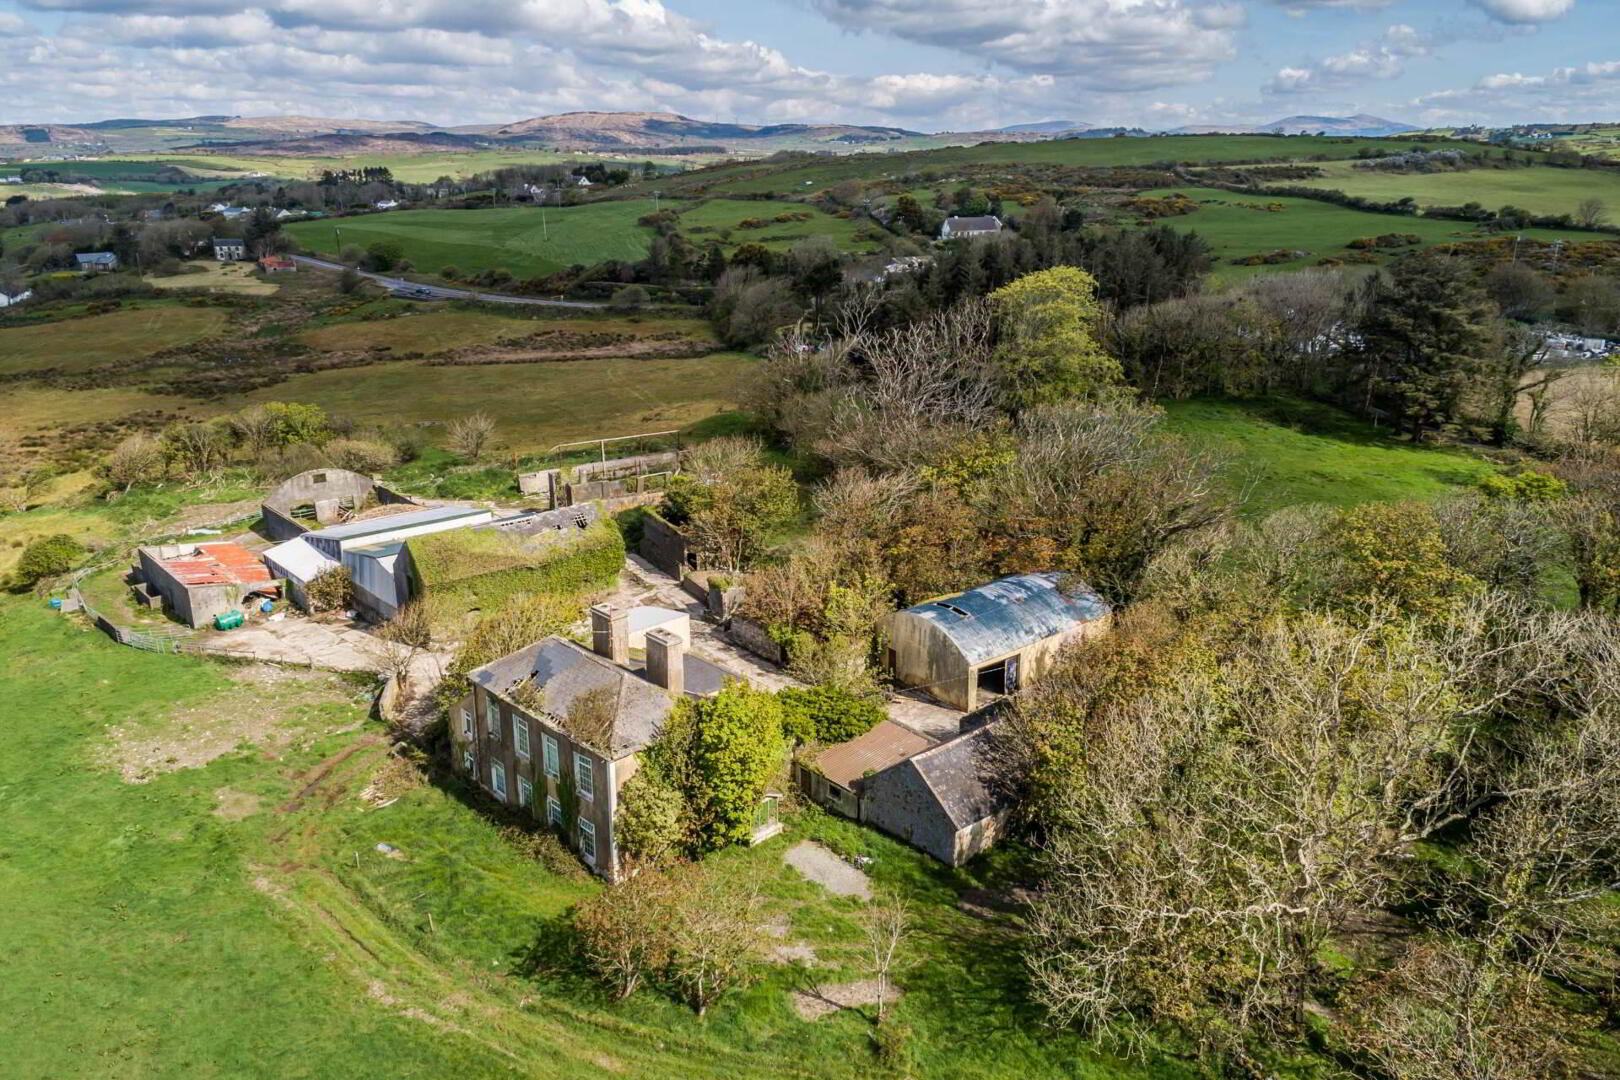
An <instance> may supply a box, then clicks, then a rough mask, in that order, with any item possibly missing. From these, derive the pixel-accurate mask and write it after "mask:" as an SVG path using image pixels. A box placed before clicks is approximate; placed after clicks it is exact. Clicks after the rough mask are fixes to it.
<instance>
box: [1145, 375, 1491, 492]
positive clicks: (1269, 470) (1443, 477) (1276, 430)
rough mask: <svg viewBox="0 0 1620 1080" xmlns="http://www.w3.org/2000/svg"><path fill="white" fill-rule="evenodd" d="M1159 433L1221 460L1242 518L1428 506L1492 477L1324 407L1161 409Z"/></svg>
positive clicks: (1173, 405)
mask: <svg viewBox="0 0 1620 1080" xmlns="http://www.w3.org/2000/svg"><path fill="white" fill-rule="evenodd" d="M1162 404H1163V405H1164V408H1165V411H1166V413H1167V416H1166V420H1165V427H1166V429H1167V430H1168V431H1170V432H1171V433H1172V434H1175V435H1180V436H1182V437H1183V438H1185V439H1187V440H1188V441H1189V442H1192V443H1194V444H1196V445H1199V446H1202V447H1206V448H1208V449H1209V450H1211V451H1214V452H1215V453H1217V454H1219V455H1221V456H1222V457H1224V458H1226V459H1227V461H1228V465H1227V470H1226V475H1227V480H1228V482H1229V483H1230V484H1231V486H1232V488H1233V490H1234V492H1239V493H1245V494H1246V495H1247V499H1246V501H1245V503H1244V506H1243V509H1244V512H1245V513H1246V514H1249V515H1253V516H1256V517H1258V516H1263V515H1265V514H1268V513H1270V512H1271V511H1273V510H1280V509H1282V508H1283V507H1286V506H1298V505H1304V504H1312V503H1319V504H1324V505H1328V506H1339V507H1346V506H1354V505H1356V504H1358V503H1365V502H1395V501H1401V500H1408V499H1422V500H1426V499H1435V498H1439V497H1441V496H1443V495H1447V494H1452V493H1455V492H1457V491H1458V490H1460V489H1462V488H1467V487H1472V486H1473V485H1474V484H1477V483H1478V482H1479V481H1480V480H1481V479H1483V478H1484V477H1486V476H1489V475H1492V474H1493V473H1495V472H1496V471H1497V470H1496V469H1495V468H1494V467H1493V466H1491V465H1490V463H1488V462H1486V461H1484V460H1483V459H1481V458H1479V457H1476V456H1474V455H1473V454H1470V453H1468V452H1466V451H1463V450H1459V449H1456V448H1454V447H1445V446H1433V447H1429V446H1413V445H1412V444H1411V443H1409V442H1406V441H1405V440H1403V439H1400V438H1398V437H1396V436H1395V435H1394V434H1393V433H1391V432H1390V431H1389V429H1387V428H1377V427H1374V426H1373V425H1371V424H1369V423H1367V422H1365V421H1363V420H1359V419H1357V418H1355V417H1353V416H1351V415H1350V414H1349V413H1346V412H1343V411H1342V410H1339V409H1335V408H1333V407H1332V406H1330V405H1322V404H1318V403H1315V402H1308V401H1299V400H1295V399H1291V398H1264V399H1259V400H1254V401H1233V400H1212V399H1196V400H1190V401H1166V402H1162Z"/></svg>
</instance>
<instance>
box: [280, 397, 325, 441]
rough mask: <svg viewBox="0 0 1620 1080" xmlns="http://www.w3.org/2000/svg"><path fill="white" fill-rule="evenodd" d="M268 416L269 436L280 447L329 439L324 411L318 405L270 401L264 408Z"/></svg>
mask: <svg viewBox="0 0 1620 1080" xmlns="http://www.w3.org/2000/svg"><path fill="white" fill-rule="evenodd" d="M264 410H265V412H267V413H268V414H269V415H270V425H271V426H270V436H271V438H272V439H273V440H274V441H275V442H276V443H278V444H279V445H281V446H290V445H291V444H293V443H324V442H325V441H326V440H327V439H329V438H331V435H332V429H331V427H330V425H329V424H328V423H327V419H326V410H325V409H322V408H321V407H320V406H319V405H308V404H304V403H302V402H294V401H272V402H269V403H268V404H266V405H265V406H264Z"/></svg>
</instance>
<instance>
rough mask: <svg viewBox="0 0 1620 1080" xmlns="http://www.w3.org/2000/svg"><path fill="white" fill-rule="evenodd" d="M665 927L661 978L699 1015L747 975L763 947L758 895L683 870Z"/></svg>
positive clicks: (747, 979)
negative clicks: (665, 957) (665, 950)
mask: <svg viewBox="0 0 1620 1080" xmlns="http://www.w3.org/2000/svg"><path fill="white" fill-rule="evenodd" d="M681 889H682V891H681V894H680V901H679V904H678V906H677V909H676V911H675V912H674V919H673V922H672V925H671V927H670V949H669V960H668V963H667V967H666V976H667V978H668V979H669V981H670V983H671V984H672V985H673V986H674V988H675V989H676V991H677V992H678V993H680V995H681V996H682V997H683V998H685V999H686V1002H687V1003H688V1004H689V1005H691V1006H692V1008H693V1009H694V1010H695V1011H696V1012H697V1014H698V1015H699V1016H703V1015H704V1014H705V1013H707V1012H708V1011H709V1007H710V1006H712V1005H713V1004H714V1003H715V1002H717V1001H719V1000H720V999H721V998H722V997H724V996H725V995H726V994H727V993H729V992H730V991H732V990H734V989H736V988H737V987H739V986H742V985H744V984H745V983H747V982H748V981H749V980H750V979H751V978H752V977H753V969H754V967H755V965H757V964H758V962H759V960H760V957H761V955H762V952H763V949H764V941H765V938H764V930H763V929H762V927H761V925H760V920H759V906H760V900H759V894H758V893H757V892H756V891H754V890H753V889H752V888H749V887H745V886H742V885H739V884H736V883H733V882H721V881H717V880H714V879H713V878H711V877H709V876H702V877H699V876H698V874H697V872H696V871H688V872H686V874H685V875H684V880H683V881H682V882H681Z"/></svg>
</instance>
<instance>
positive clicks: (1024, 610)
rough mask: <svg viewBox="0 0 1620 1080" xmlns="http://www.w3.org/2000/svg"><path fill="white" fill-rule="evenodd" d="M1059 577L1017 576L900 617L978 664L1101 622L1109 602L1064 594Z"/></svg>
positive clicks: (1081, 593)
mask: <svg viewBox="0 0 1620 1080" xmlns="http://www.w3.org/2000/svg"><path fill="white" fill-rule="evenodd" d="M1061 577H1062V576H1061V575H1059V574H1050V573H1048V574H1017V575H1014V576H1012V577H1004V578H1000V579H999V580H996V581H992V582H990V583H989V584H988V585H980V586H978V587H977V588H972V589H967V590H965V591H963V592H959V593H956V594H955V595H953V596H942V597H940V598H938V599H936V600H927V601H924V602H923V603H921V604H917V605H915V606H913V607H909V608H906V609H905V610H904V611H901V612H897V613H896V614H897V616H898V617H909V618H914V619H921V620H923V621H924V622H926V623H928V624H929V625H931V626H933V627H934V628H936V629H937V630H938V631H939V633H940V634H942V635H943V636H944V637H945V638H947V639H948V640H949V641H950V642H951V643H952V644H954V645H955V646H956V649H957V651H958V652H960V653H961V655H962V658H963V659H964V660H965V661H967V663H969V664H979V663H983V662H984V661H986V660H993V659H995V658H996V657H998V656H1006V655H1008V654H1010V653H1015V652H1018V651H1019V650H1020V649H1025V648H1028V647H1029V646H1031V645H1033V644H1035V643H1036V642H1038V641H1044V640H1045V639H1047V638H1050V637H1055V636H1057V635H1059V634H1066V633H1068V632H1069V631H1071V630H1073V629H1074V628H1075V627H1077V626H1079V625H1081V624H1083V623H1088V622H1094V621H1096V620H1098V619H1101V618H1103V617H1104V616H1106V615H1107V614H1108V612H1109V607H1108V604H1107V602H1106V601H1104V600H1103V599H1102V598H1101V597H1099V596H1098V595H1097V594H1096V593H1094V592H1092V591H1091V590H1090V589H1085V588H1081V589H1076V590H1072V591H1065V589H1064V588H1063V587H1062V585H1061Z"/></svg>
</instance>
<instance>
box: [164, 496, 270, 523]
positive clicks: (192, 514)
mask: <svg viewBox="0 0 1620 1080" xmlns="http://www.w3.org/2000/svg"><path fill="white" fill-rule="evenodd" d="M258 509H259V500H258V499H239V500H237V501H236V502H228V503H202V504H200V505H198V506H188V507H186V508H185V509H184V510H182V511H180V512H179V513H178V514H176V515H175V516H174V523H175V524H176V525H178V526H180V528H181V529H211V528H213V527H215V526H217V525H228V524H230V523H231V522H233V521H241V520H242V519H243V518H245V517H251V516H252V515H253V514H255V513H257V512H258Z"/></svg>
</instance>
